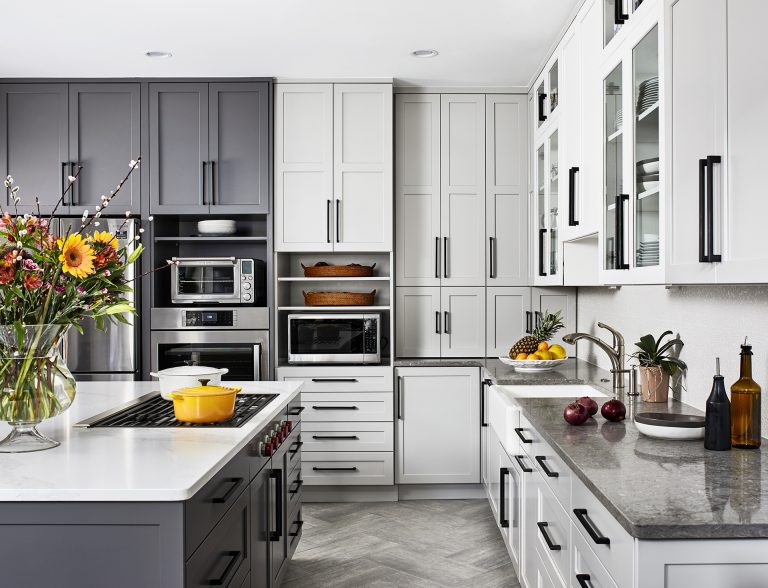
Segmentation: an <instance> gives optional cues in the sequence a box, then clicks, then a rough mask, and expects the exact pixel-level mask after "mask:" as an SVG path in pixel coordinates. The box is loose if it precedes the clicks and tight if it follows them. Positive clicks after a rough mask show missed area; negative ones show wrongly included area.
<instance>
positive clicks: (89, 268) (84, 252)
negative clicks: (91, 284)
mask: <svg viewBox="0 0 768 588" xmlns="http://www.w3.org/2000/svg"><path fill="white" fill-rule="evenodd" d="M57 243H58V245H59V248H60V249H61V254H60V255H59V261H61V262H62V263H63V265H62V270H63V271H64V272H65V273H68V274H71V275H73V276H75V277H76V278H85V277H86V276H89V275H91V274H92V273H93V271H94V270H93V257H94V255H93V247H91V246H90V245H88V243H86V242H85V240H84V239H83V237H82V236H80V235H78V234H77V233H75V234H73V235H69V237H67V240H66V241H64V240H63V239H59V240H58V241H57Z"/></svg>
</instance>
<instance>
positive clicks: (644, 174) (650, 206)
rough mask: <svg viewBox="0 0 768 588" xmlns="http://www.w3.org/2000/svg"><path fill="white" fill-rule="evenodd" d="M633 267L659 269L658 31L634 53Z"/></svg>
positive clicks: (650, 35)
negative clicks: (654, 267) (634, 178)
mask: <svg viewBox="0 0 768 588" xmlns="http://www.w3.org/2000/svg"><path fill="white" fill-rule="evenodd" d="M633 63H634V74H633V80H634V82H633V83H634V104H635V112H634V115H635V116H634V118H635V121H636V122H635V175H636V183H637V185H636V191H635V194H636V199H637V201H636V203H635V239H634V242H635V264H636V265H637V266H638V267H644V266H653V265H659V186H660V166H659V31H658V27H654V28H653V29H652V30H651V32H649V33H648V34H647V35H646V36H645V37H644V38H643V40H642V41H640V43H638V45H637V46H636V47H635V49H634V55H633Z"/></svg>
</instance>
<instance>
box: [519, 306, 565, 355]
mask: <svg viewBox="0 0 768 588" xmlns="http://www.w3.org/2000/svg"><path fill="white" fill-rule="evenodd" d="M564 326H565V325H563V318H562V312H561V311H559V310H558V311H557V312H556V313H555V314H551V313H550V312H549V311H548V310H545V311H544V314H543V316H542V317H541V321H539V324H538V325H536V327H535V328H534V329H533V334H532V335H526V336H525V337H523V338H522V339H520V340H519V341H518V342H517V343H515V344H514V345H513V346H512V349H510V350H509V357H511V358H512V359H514V358H515V357H517V354H518V353H525V354H530V353H535V352H536V349H537V348H538V346H539V343H541V342H542V341H549V340H550V339H552V336H553V335H554V334H555V333H556V332H557V331H559V330H560V329H562V328H563V327H564Z"/></svg>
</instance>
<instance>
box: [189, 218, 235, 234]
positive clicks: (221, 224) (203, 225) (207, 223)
mask: <svg viewBox="0 0 768 588" xmlns="http://www.w3.org/2000/svg"><path fill="white" fill-rule="evenodd" d="M236 230H237V224H236V223H235V221H233V220H221V219H215V220H203V221H198V223H197V231H198V232H199V233H200V234H201V235H234V234H235V231H236Z"/></svg>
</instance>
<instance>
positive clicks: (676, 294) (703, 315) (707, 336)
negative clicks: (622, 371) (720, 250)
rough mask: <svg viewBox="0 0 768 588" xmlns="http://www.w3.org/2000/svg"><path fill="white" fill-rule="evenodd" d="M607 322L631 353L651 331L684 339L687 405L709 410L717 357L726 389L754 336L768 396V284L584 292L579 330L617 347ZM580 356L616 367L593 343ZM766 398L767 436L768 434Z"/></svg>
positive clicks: (758, 372) (757, 370) (756, 369)
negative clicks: (742, 348) (741, 348)
mask: <svg viewBox="0 0 768 588" xmlns="http://www.w3.org/2000/svg"><path fill="white" fill-rule="evenodd" d="M597 321H601V322H603V323H606V324H608V325H611V326H612V327H615V328H616V329H618V330H619V331H620V332H621V333H622V334H623V335H624V337H625V340H626V346H627V354H630V353H632V352H634V350H635V345H634V344H635V342H636V341H638V340H639V339H640V337H641V336H642V335H644V334H646V333H652V334H653V335H654V336H655V337H658V336H659V335H660V334H661V333H662V332H663V331H666V330H668V329H669V330H672V331H673V332H675V333H679V335H680V337H681V338H682V339H683V342H684V343H685V347H684V348H683V351H682V353H681V355H680V358H681V359H683V360H684V361H685V362H686V363H687V364H688V372H687V374H686V377H685V379H684V382H683V383H684V386H685V389H683V390H681V391H680V400H682V401H683V402H685V403H687V404H690V405H692V406H695V407H696V408H699V409H701V410H704V407H705V403H706V400H707V397H708V396H709V393H710V390H711V387H712V376H713V375H714V371H715V357H720V366H721V368H720V369H721V371H722V374H723V376H725V384H726V389H728V390H730V386H731V384H732V383H733V382H734V381H736V379H737V378H738V376H739V345H740V344H741V342H743V341H744V337H745V336H748V337H749V340H750V342H751V343H752V346H753V352H754V354H755V355H754V357H753V360H752V376H753V378H754V379H755V381H757V383H758V384H759V385H760V387H761V388H762V391H763V395H764V396H765V395H766V394H768V286H683V287H681V288H679V289H671V290H667V289H666V288H664V286H624V287H622V288H621V289H619V290H609V289H607V288H579V290H578V302H577V324H578V330H579V331H582V332H587V333H592V334H595V335H597V336H599V337H601V338H603V339H604V340H606V341H608V342H610V341H611V335H610V333H608V332H607V331H605V330H604V329H600V328H598V327H597V325H596V323H597ZM578 357H580V358H582V359H586V360H587V361H590V362H592V363H596V364H597V365H599V366H600V367H603V368H606V369H610V367H611V366H610V362H609V361H608V357H607V356H606V355H605V354H604V353H603V352H602V351H600V350H599V349H596V348H595V346H594V345H592V344H590V343H588V342H583V341H581V342H579V343H578ZM765 406H766V400H765V398H764V399H763V418H762V427H763V428H762V433H763V436H764V437H765V436H767V435H768V418H766V416H767V415H766V410H765Z"/></svg>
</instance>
